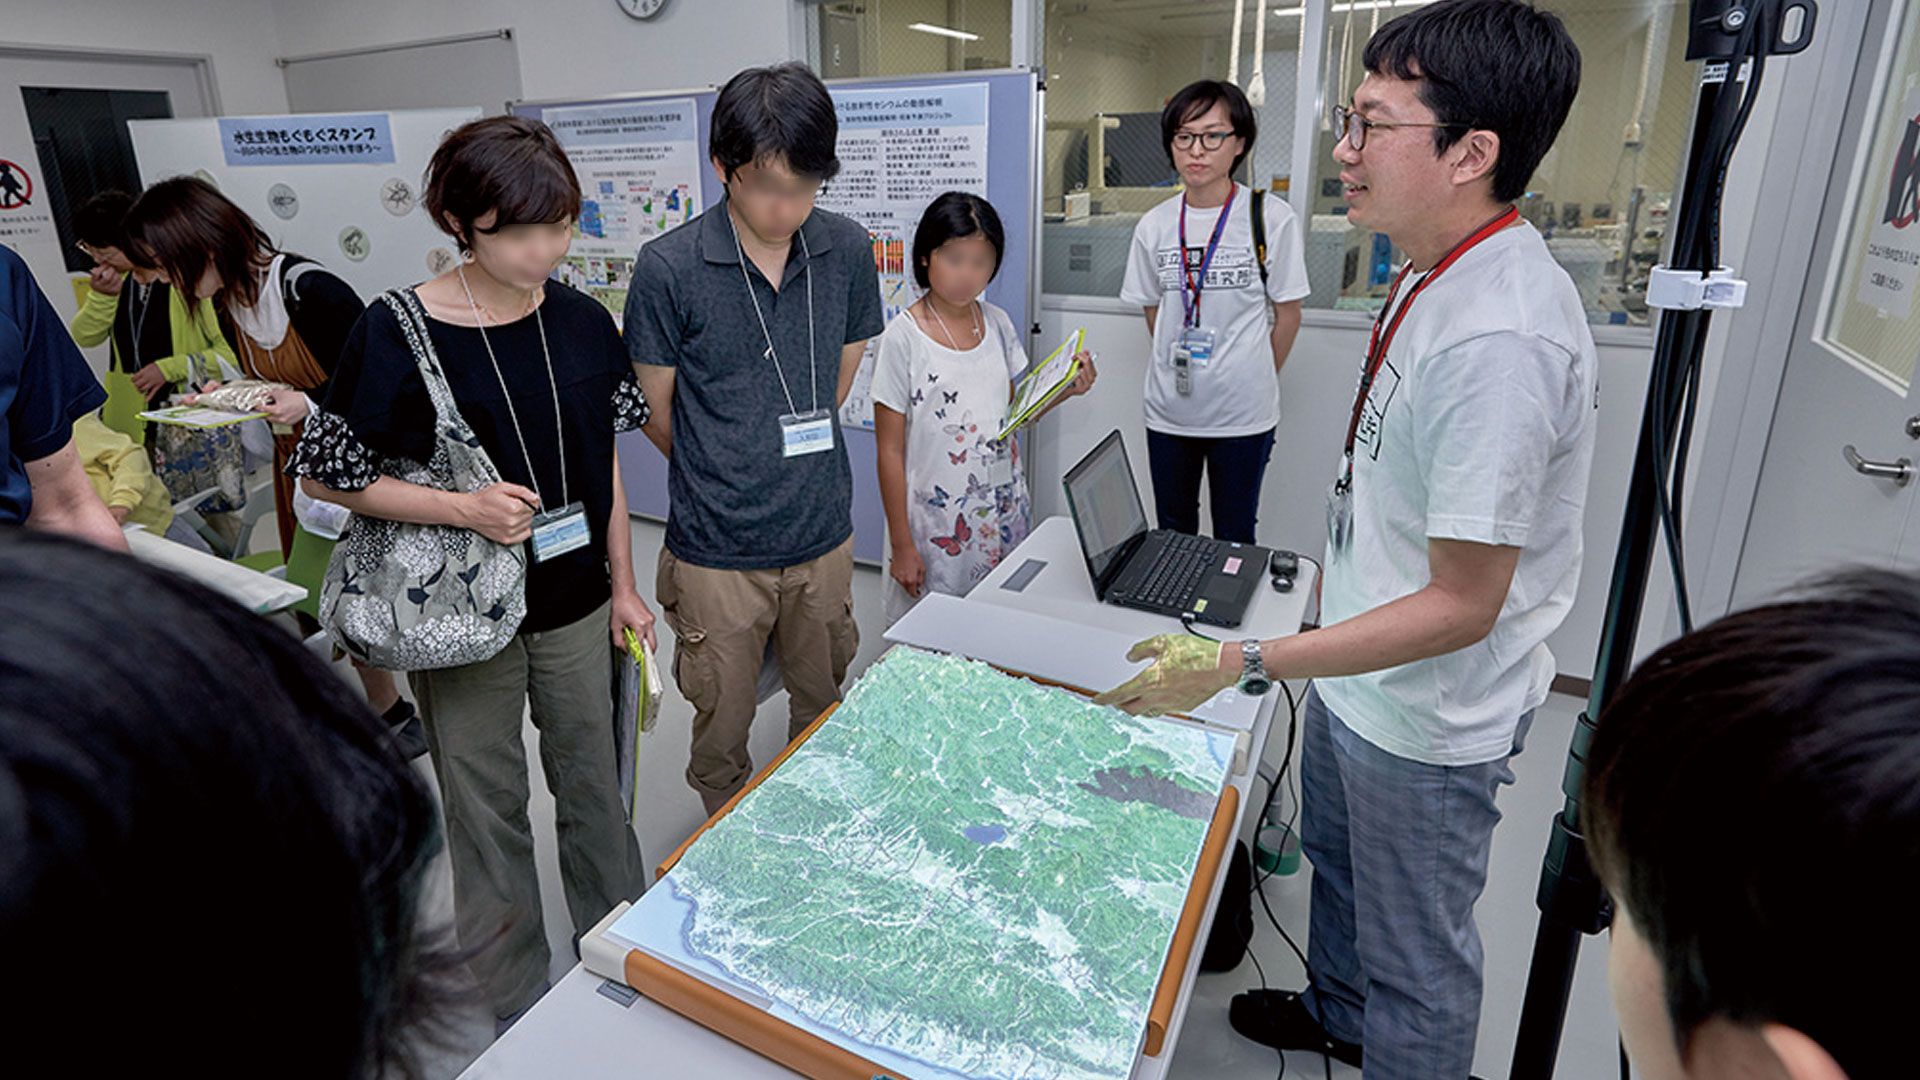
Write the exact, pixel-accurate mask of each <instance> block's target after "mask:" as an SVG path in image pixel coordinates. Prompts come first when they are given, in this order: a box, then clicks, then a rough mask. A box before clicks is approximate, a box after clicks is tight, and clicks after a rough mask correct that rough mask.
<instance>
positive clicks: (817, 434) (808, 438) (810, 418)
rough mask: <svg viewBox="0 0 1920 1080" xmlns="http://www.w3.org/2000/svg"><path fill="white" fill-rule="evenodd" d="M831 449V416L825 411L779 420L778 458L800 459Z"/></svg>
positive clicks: (795, 415) (787, 415) (805, 413)
mask: <svg viewBox="0 0 1920 1080" xmlns="http://www.w3.org/2000/svg"><path fill="white" fill-rule="evenodd" d="M831 449H833V414H832V413H831V412H829V411H827V410H826V409H814V410H813V411H811V412H803V413H788V414H786V415H785V416H782V417H781V418H780V456H781V457H801V456H803V455H806V454H818V453H820V452H821V451H823V450H831Z"/></svg>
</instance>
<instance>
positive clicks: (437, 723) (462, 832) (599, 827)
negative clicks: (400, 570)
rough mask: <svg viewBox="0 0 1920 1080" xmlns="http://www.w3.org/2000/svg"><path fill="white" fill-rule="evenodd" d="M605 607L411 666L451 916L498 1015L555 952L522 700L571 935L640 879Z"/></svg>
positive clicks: (537, 979) (516, 1001)
mask: <svg viewBox="0 0 1920 1080" xmlns="http://www.w3.org/2000/svg"><path fill="white" fill-rule="evenodd" d="M609 606H610V605H607V604H603V605H601V606H600V609H599V610H598V611H595V612H594V613H593V614H591V615H589V616H587V617H586V618H584V619H581V620H580V621H578V622H575V623H571V624H569V625H567V626H563V627H561V628H559V629H557V630H550V631H545V632H541V633H532V634H521V635H519V636H517V637H516V638H514V640H513V642H512V643H511V644H509V645H508V646H507V647H506V648H505V649H504V650H502V651H501V652H500V654H499V655H497V656H495V657H493V658H492V659H491V660H485V661H482V662H480V663H477V664H468V665H466V666H465V667H457V668H444V669H441V670H438V671H415V672H411V673H409V674H408V676H407V681H408V683H409V684H410V685H411V686H412V687H413V693H414V697H415V699H416V700H417V701H418V703H419V706H420V717H421V719H422V721H424V722H425V725H426V732H427V748H428V749H429V750H430V751H431V752H432V754H433V768H434V772H435V773H436V774H437V776H438V777H439V781H440V800H441V804H442V806H443V807H444V808H445V812H446V820H447V853H448V856H449V859H450V861H451V862H452V864H453V911H454V925H455V928H456V930H457V932H458V934H459V939H460V945H461V947H462V948H463V949H472V950H476V952H475V955H474V958H473V960H472V967H473V972H474V975H475V977H476V978H477V979H478V980H479V982H480V985H481V987H482V989H483V991H484V993H485V994H486V995H487V999H488V1001H489V1003H490V1004H491V1005H492V1006H493V1011H494V1015H496V1016H503V1017H504V1016H510V1015H512V1014H514V1013H516V1012H518V1011H520V1010H521V1009H523V1008H525V1007H526V1006H527V1005H529V1004H531V1003H532V1001H533V999H534V998H535V997H536V996H537V995H538V994H539V992H540V988H541V987H542V985H544V984H545V982H546V979H547V965H548V961H549V959H550V951H549V949H548V948H547V935H546V929H545V926H544V925H543V922H542V918H541V912H540V883H539V881H538V879H537V878H536V876H535V873H534V867H533V830H532V828H531V826H530V825H529V823H528V820H527V796H528V778H527V755H526V748H525V744H524V743H523V742H522V740H521V717H522V715H523V711H524V710H525V709H526V706H527V704H528V702H531V703H532V714H533V725H534V727H535V728H537V729H539V731H540V767H541V770H542V771H543V772H545V773H546V778H547V789H548V790H549V791H551V792H553V799H554V806H555V818H556V821H557V825H558V832H559V839H560V879H561V882H562V884H563V885H564V887H565V889H566V895H567V912H568V914H569V915H570V916H571V917H572V919H573V929H574V933H575V934H576V935H584V934H585V933H586V932H587V931H589V930H591V929H593V926H594V924H595V923H597V922H599V921H600V919H601V918H602V917H604V916H605V915H606V913H607V912H608V911H609V910H610V909H611V908H612V907H613V906H614V905H615V904H616V903H618V902H620V901H622V900H632V899H634V898H635V897H637V896H639V895H640V893H641V891H642V890H643V889H645V887H646V868H645V866H644V865H643V864H642V862H641V859H640V843H639V841H638V840H637V839H635V837H634V834H633V829H632V828H631V827H630V826H629V825H628V824H627V819H626V814H625V812H624V811H623V809H622V808H621V805H620V794H619V791H618V781H617V777H616V775H615V764H614V748H613V696H612V693H611V690H610V685H611V683H610V680H611V679H612V670H613V669H612V644H611V642H610V641H609V640H608V637H607V620H608V617H609V611H608V609H609Z"/></svg>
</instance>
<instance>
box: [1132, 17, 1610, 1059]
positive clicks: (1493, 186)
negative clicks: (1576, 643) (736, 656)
mask: <svg viewBox="0 0 1920 1080" xmlns="http://www.w3.org/2000/svg"><path fill="white" fill-rule="evenodd" d="M1364 63H1365V67H1366V70H1367V76H1366V78H1365V79H1364V80H1363V81H1362V82H1361V84H1360V86H1359V88H1358V89H1357V90H1355V91H1354V94H1353V99H1352V103H1351V106H1340V107H1338V108H1337V109H1336V110H1335V116H1334V129H1335V132H1336V138H1337V142H1336V145H1335V150H1334V156H1335V158H1336V159H1337V160H1338V161H1339V162H1340V164H1341V166H1342V168H1341V172H1340V179H1341V181H1342V183H1343V184H1344V185H1345V188H1346V191H1345V195H1346V200H1347V205H1348V208H1349V211H1348V214H1349V217H1350V218H1351V219H1352V221H1353V222H1354V224H1355V225H1357V226H1359V227H1362V228H1366V229H1371V230H1375V231H1378V232H1383V233H1385V234H1386V235H1387V236H1389V237H1390V238H1391V239H1392V240H1393V242H1394V246H1396V247H1398V248H1400V249H1401V250H1402V251H1403V252H1405V253H1406V255H1407V266H1406V267H1405V269H1404V270H1403V271H1402V273H1401V274H1400V276H1399V277H1398V279H1397V280H1396V283H1395V286H1394V288H1393V291H1392V293H1391V295H1390V298H1389V301H1388V304H1387V307H1386V308H1385V309H1384V310H1383V311H1382V313H1381V318H1380V321H1379V322H1378V323H1377V324H1376V329H1375V333H1374V340H1373V344H1372V345H1371V346H1370V347H1369V350H1368V356H1367V358H1366V362H1365V364H1363V367H1362V371H1361V378H1360V386H1359V392H1358V394H1357V395H1356V397H1357V400H1356V402H1355V406H1354V411H1353V413H1352V416H1351V421H1352V422H1351V425H1350V427H1349V437H1348V439H1347V440H1346V444H1345V447H1344V452H1343V453H1342V455H1341V457H1340V459H1339V461H1338V464H1337V468H1336V471H1335V474H1334V484H1333V487H1332V488H1331V489H1330V491H1329V495H1328V514H1327V516H1328V533H1329V536H1328V544H1327V559H1326V578H1325V582H1324V590H1323V593H1322V598H1321V611H1322V621H1323V622H1324V623H1325V627H1324V628H1323V629H1320V630H1315V631H1312V632H1309V633H1303V634H1299V635H1295V636H1292V637H1287V638H1281V639H1277V640H1273V641H1267V642H1253V641H1249V642H1229V643H1227V644H1226V645H1224V646H1223V645H1219V644H1216V643H1214V642H1211V641H1204V640H1201V639H1199V638H1195V637H1183V636H1179V635H1168V636H1165V637H1160V638H1154V639H1151V640H1149V641H1145V642H1141V643H1140V644H1139V645H1137V646H1135V647H1134V650H1133V653H1132V654H1131V658H1132V659H1136V660H1141V659H1148V658H1153V659H1155V660H1156V663H1155V664H1154V665H1153V666H1152V667H1151V668H1149V669H1148V670H1147V671H1146V672H1144V673H1143V674H1141V675H1140V676H1139V677H1137V678H1136V679H1134V680H1132V681H1131V682H1129V683H1127V684H1126V685H1124V686H1121V687H1119V688H1116V689H1115V690H1113V691H1110V692H1108V693H1107V694H1105V695H1102V700H1104V701H1108V702H1110V703H1113V704H1119V705H1122V706H1123V707H1125V708H1128V709H1130V710H1132V711H1135V712H1177V711H1185V710H1187V709H1191V708H1192V707H1194V706H1195V705H1197V704H1199V703H1200V702H1201V701H1204V700H1205V699H1206V698H1208V697H1211V696H1212V695H1213V694H1214V693H1216V692H1218V691H1220V690H1222V689H1224V688H1226V687H1229V686H1233V685H1235V684H1236V682H1238V684H1239V685H1240V687H1241V689H1242V690H1244V691H1248V692H1256V693H1257V692H1262V691H1264V689H1265V688H1266V687H1267V686H1268V685H1270V680H1271V679H1274V678H1309V677H1310V678H1314V679H1315V680H1316V681H1315V683H1314V688H1313V690H1312V691H1311V692H1310V693H1309V694H1308V698H1307V706H1306V715H1305V719H1304V726H1305V733H1304V741H1303V750H1302V759H1301V785H1302V795H1301V798H1302V803H1303V811H1302V822H1301V825H1302V843H1303V848H1304V850H1305V852H1306V854H1307V856H1308V857H1309V858H1310V859H1311V860H1312V861H1313V865H1314V880H1313V907H1312V927H1311V931H1310V934H1309V938H1310V955H1309V957H1308V960H1309V976H1310V983H1311V986H1310V988H1309V990H1308V991H1307V992H1305V993H1302V994H1293V993H1285V992H1280V991H1271V990H1262V991H1255V992H1252V993H1248V994H1242V995H1240V996H1239V997H1238V998H1236V999H1235V1000H1234V1004H1233V1009H1232V1012H1231V1019H1232V1021H1233V1024H1234V1027H1235V1029H1236V1030H1238V1031H1240V1032H1241V1033H1242V1034H1244V1035H1247V1036H1248V1037H1251V1038H1254V1039H1256V1040H1258V1041H1260V1042H1264V1043H1267V1044H1268V1045H1273V1046H1278V1047H1280V1048H1282V1049H1307V1050H1316V1051H1322V1052H1326V1053H1329V1054H1332V1055H1334V1056H1336V1057H1338V1058H1340V1059H1341V1060H1343V1061H1347V1062H1349V1063H1352V1064H1359V1063H1360V1061H1361V1059H1362V1055H1363V1052H1364V1059H1365V1068H1366V1075H1367V1077H1368V1078H1369V1080H1379V1078H1389V1077H1420V1078H1423V1080H1432V1078H1447V1080H1458V1078H1462V1077H1465V1076H1467V1075H1468V1070H1469V1069H1470V1068H1471V1066H1472V1063H1473V1050H1474V1035H1475V1030H1476V1028H1477V1025H1478V1020H1479V1009H1480V995H1481V951H1480V940H1479V935H1478V933H1477V931H1476V930H1475V928H1474V921H1473V904H1474V901H1475V900H1476V899H1477V898H1478V897H1479V895H1480V892H1481V890H1482V888H1483V887H1484V885H1485V883H1486V871H1487V852H1488V848H1489V846H1490V843H1491V840H1492V834H1493V827H1494V824H1495V823H1496V822H1497V821H1498V820H1499V817H1500V815H1499V811H1498V810H1496V809H1495V807H1494V796H1495V793H1496V792H1497V791H1498V789H1499V787H1500V785H1502V784H1504V783H1510V782H1512V779H1513V774H1512V772H1511V771H1510V770H1509V768H1508V761H1509V759H1510V758H1511V757H1512V756H1513V755H1514V754H1517V753H1518V752H1519V750H1520V747H1521V744H1522V742H1523V740H1524V739H1525V736H1526V730H1527V725H1528V723H1529V721H1530V720H1531V719H1532V713H1533V709H1534V708H1535V707H1536V706H1538V705H1539V704H1540V703H1541V702H1543V701H1544V700H1545V699H1546V696H1547V691H1548V686H1549V684H1550V683H1551V681H1552V678H1553V672H1554V661H1553V657H1552V655H1551V654H1550V653H1549V652H1548V651H1547V647H1546V638H1547V636H1548V634H1550V633H1551V632H1552V631H1553V630H1554V629H1555V628H1556V627H1558V626H1559V625H1560V622H1561V620H1562V619H1564V618H1565V616H1566V613H1567V610H1568V608H1569V607H1570V606H1571V605H1572V603H1573V594H1574V586H1575V583H1576V582H1577V580H1578V577H1579V569H1580V557H1581V531H1580V530H1581V514H1582V510H1583V507H1584V504H1585V501H1586V492H1587V473H1588V469H1589V466H1590V464H1591V461H1592V456H1593V438H1594V422H1593V413H1594V409H1595V406H1596V393H1597V390H1596V375H1595V361H1594V349H1593V340H1592V337H1591V335H1590V334H1589V333H1588V330H1587V324H1586V318H1585V313H1584V311H1583V310H1582V307H1581V304H1580V299H1579V296H1578V294H1577V293H1576V292H1575V290H1574V287H1573V283H1572V281H1571V280H1570V279H1569V278H1568V277H1567V275H1566V273H1565V272H1564V271H1562V270H1561V269H1560V268H1559V266H1558V265H1557V264H1555V263H1554V261H1553V259H1552V257H1551V256H1550V255H1549V254H1548V252H1547V248H1546V244H1545V242H1544V241H1543V240H1542V239H1541V237H1540V235H1539V234H1538V233H1536V232H1535V231H1534V230H1533V228H1532V227H1531V226H1529V225H1527V224H1526V223H1525V222H1523V221H1520V220H1519V218H1518V215H1517V213H1515V211H1514V208H1513V205H1512V203H1513V200H1514V199H1516V198H1517V197H1518V196H1519V195H1520V194H1521V193H1522V192H1523V191H1524V190H1525V188H1526V184H1527V181H1528V180H1529V178H1530V177H1531V176H1532V173H1533V170H1534V168H1535V167H1536V166H1537V165H1538V164H1539V161H1540V158H1541V157H1542V156H1543V155H1544V154H1545V153H1546V151H1547V149H1548V147H1549V146H1551V145H1552V142H1553V138H1554V136H1555V134H1557V133H1558V131H1559V129H1560V125H1561V123H1562V122H1563V121H1564V120H1565V119H1566V115H1567V109H1568V107H1569V106H1570V105H1571V103H1572V100H1573V96H1574V92H1575V90H1576V89H1577V88H1578V86H1579V78H1580V54H1579V51H1578V50H1577V49H1576V48H1575V47H1574V45H1573V42H1572V41H1571V39H1569V38H1568V36H1567V34H1566V30H1565V28H1564V27H1563V26H1562V24H1561V23H1560V20H1559V19H1557V18H1555V17H1554V16H1552V15H1548V14H1545V13H1542V12H1538V11H1535V10H1534V9H1533V8H1532V7H1530V6H1528V5H1526V4H1523V3H1519V2H1517V0H1441V2H1440V3H1436V4H1433V5H1431V6H1428V7H1423V8H1421V9H1419V10H1418V11H1415V12H1412V13H1410V14H1407V15H1404V16H1401V17H1400V18H1397V19H1395V20H1393V21H1391V22H1389V23H1387V24H1386V25H1385V26H1383V27H1382V28H1381V29H1380V31H1379V32H1378V33H1377V34H1375V35H1374V37H1373V39H1372V40H1371V41H1369V42H1368V44H1367V48H1366V52H1365V55H1364Z"/></svg>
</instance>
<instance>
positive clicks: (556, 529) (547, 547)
mask: <svg viewBox="0 0 1920 1080" xmlns="http://www.w3.org/2000/svg"><path fill="white" fill-rule="evenodd" d="M592 539H593V530H592V529H590V528H588V527H587V508H586V506H585V505H584V504H582V503H577V502H576V503H568V504H567V505H566V506H563V507H561V508H560V509H558V510H543V511H541V512H540V513H538V514H535V515H533V538H532V539H531V540H530V541H528V543H529V544H531V545H532V548H533V561H534V562H546V561H547V560H548V559H551V558H554V557H555V556H558V555H565V554H566V553H567V552H569V551H577V550H579V549H580V548H583V547H586V546H587V544H588V543H589V542H590V541H592Z"/></svg>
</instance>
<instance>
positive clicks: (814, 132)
mask: <svg viewBox="0 0 1920 1080" xmlns="http://www.w3.org/2000/svg"><path fill="white" fill-rule="evenodd" d="M839 138H840V121H839V118H838V117H836V116H835V115H834V112H833V98H832V97H831V96H829V95H828V94H827V86H826V84H825V83H823V82H821V81H820V77H819V76H818V75H815V74H814V73H813V72H811V71H809V70H807V66H806V65H805V64H802V63H799V62H797V61H788V62H787V63H784V64H775V65H773V66H772V67H757V68H748V69H746V70H745V71H742V72H740V73H739V74H737V75H735V76H734V77H733V78H731V79H728V80H727V85H725V86H723V87H721V88H720V96H719V98H717V99H716V100H715V101H714V103H713V125H712V128H711V129H710V132H709V138H708V140H707V141H708V145H709V147H710V151H709V152H710V153H712V155H713V157H714V159H715V160H716V161H718V162H720V168H721V169H722V170H724V171H725V172H726V174H727V175H728V176H729V177H731V176H732V175H733V172H734V170H735V169H738V168H739V167H740V166H742V165H745V164H747V163H748V162H750V161H751V162H758V161H764V160H766V159H768V158H780V159H784V160H785V161H786V163H787V168H788V169H791V170H792V171H793V174H794V175H795V176H804V177H807V178H809V179H815V180H820V181H823V182H824V181H827V180H831V179H833V178H834V176H835V175H837V174H838V173H839V172H840V158H839V156H838V155H837V154H835V152H834V146H835V143H836V142H837V141H838V140H839Z"/></svg>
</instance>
